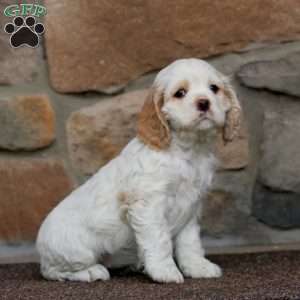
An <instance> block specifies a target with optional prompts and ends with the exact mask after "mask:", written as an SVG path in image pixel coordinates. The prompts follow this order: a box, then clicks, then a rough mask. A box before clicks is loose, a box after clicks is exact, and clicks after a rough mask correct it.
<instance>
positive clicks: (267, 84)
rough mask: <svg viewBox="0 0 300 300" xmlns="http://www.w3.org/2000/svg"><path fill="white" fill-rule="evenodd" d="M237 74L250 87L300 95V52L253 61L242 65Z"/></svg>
mask: <svg viewBox="0 0 300 300" xmlns="http://www.w3.org/2000/svg"><path fill="white" fill-rule="evenodd" d="M237 76H238V78H239V79H240V80H241V82H242V83H243V84H244V85H246V86H248V87H252V88H259V89H263V88H264V89H268V90H271V91H275V92H281V93H286V94H289V95H293V96H298V97H300V52H295V53H292V54H288V55H287V56H285V57H283V58H281V59H277V60H270V61H257V62H251V63H249V64H246V65H244V66H242V67H241V68H240V70H239V72H238V73H237Z"/></svg>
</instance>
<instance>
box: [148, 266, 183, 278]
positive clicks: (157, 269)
mask: <svg viewBox="0 0 300 300" xmlns="http://www.w3.org/2000/svg"><path fill="white" fill-rule="evenodd" d="M146 272H147V273H148V275H149V276H150V277H151V278H152V279H153V280H154V281H157V282H162V283H170V282H175V283H183V282H184V278H183V276H182V274H181V272H180V271H179V270H178V268H177V266H176V264H175V263H174V261H173V262H172V263H163V264H162V263H160V264H158V265H152V266H148V267H146Z"/></svg>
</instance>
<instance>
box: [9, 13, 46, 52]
mask: <svg viewBox="0 0 300 300" xmlns="http://www.w3.org/2000/svg"><path fill="white" fill-rule="evenodd" d="M4 31H5V32H6V33H7V34H10V35H11V36H10V44H11V46H12V47H14V48H18V47H20V46H22V45H26V46H29V47H31V48H35V47H37V46H38V45H39V42H40V35H42V34H43V33H44V31H45V27H44V25H43V24H42V23H36V20H35V18H34V17H32V16H28V17H27V18H26V19H24V18H23V17H15V18H14V20H13V22H12V23H7V24H6V25H5V26H4Z"/></svg>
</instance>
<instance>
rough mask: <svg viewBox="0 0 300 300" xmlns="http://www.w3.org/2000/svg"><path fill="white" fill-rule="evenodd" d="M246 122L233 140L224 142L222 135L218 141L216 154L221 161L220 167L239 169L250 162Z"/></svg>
mask: <svg viewBox="0 0 300 300" xmlns="http://www.w3.org/2000/svg"><path fill="white" fill-rule="evenodd" d="M248 138H249V137H248V131H247V129H246V125H245V122H243V123H242V126H241V128H240V131H239V133H238V135H237V138H235V139H234V140H233V141H232V142H229V143H226V144H224V141H223V139H222V136H221V135H220V136H219V137H218V140H217V143H216V155H217V157H218V159H219V162H220V168H221V169H225V170H238V169H242V168H245V167H246V166H247V165H248V164H249V141H248Z"/></svg>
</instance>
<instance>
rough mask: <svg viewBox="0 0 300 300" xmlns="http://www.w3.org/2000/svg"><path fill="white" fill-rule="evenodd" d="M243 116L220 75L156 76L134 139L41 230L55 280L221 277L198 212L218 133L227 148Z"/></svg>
mask: <svg viewBox="0 0 300 300" xmlns="http://www.w3.org/2000/svg"><path fill="white" fill-rule="evenodd" d="M240 115H241V108H240V104H239V102H238V100H237V97H236V95H235V93H234V91H233V90H232V88H231V86H230V84H229V82H228V81H227V79H226V77H224V76H223V75H222V74H220V73H219V72H218V71H217V70H215V69H214V68H213V67H212V66H210V65H209V64H207V63H206V62H204V61H202V60H199V59H181V60H177V61H175V62H174V63H172V64H170V65H169V66H167V67H166V68H165V69H163V70H162V71H161V72H159V74H158V75H157V77H156V79H155V81H154V84H153V86H152V88H151V89H150V92H149V95H148V97H147V99H146V101H145V103H144V106H143V109H142V111H141V113H140V115H139V120H138V126H137V137H136V138H134V139H133V140H132V141H131V142H129V144H128V145H127V146H126V147H125V149H124V150H123V151H122V152H121V154H120V155H119V156H118V157H116V158H115V159H113V160H112V161H110V162H109V163H108V164H107V165H105V166H104V167H103V168H101V169H100V170H99V171H98V172H97V173H96V174H95V175H94V176H93V177H92V178H90V179H89V180H88V181H87V182H86V183H85V184H83V185H82V186H81V187H79V188H78V189H77V190H75V191H74V192H73V193H71V194H70V195H69V196H68V197H67V198H66V199H64V200H63V201H62V202H61V203H60V204H59V205H58V206H57V207H56V208H55V209H54V210H53V211H52V212H51V213H50V214H49V215H48V217H47V218H46V220H45V221H44V223H43V224H42V226H41V228H40V231H39V234H38V239H37V249H38V251H39V254H40V258H41V272H42V274H43V276H44V277H45V278H47V279H51V280H78V281H87V282H90V281H94V280H107V279H109V277H110V275H109V272H108V268H115V267H123V266H130V267H133V268H135V269H142V270H144V271H145V272H146V273H147V274H148V275H149V276H150V277H151V278H152V279H153V280H155V281H158V282H176V283H181V282H183V280H184V276H185V277H192V278H203V277H205V278H208V277H219V276H221V273H222V272H221V269H220V268H219V267H218V266H217V265H215V264H214V263H212V262H210V261H209V260H207V259H206V258H205V257H204V251H203V248H202V246H201V240H200V236H199V225H198V222H197V214H198V211H199V209H200V208H201V200H202V199H203V197H204V195H205V193H206V192H207V190H208V188H209V186H210V184H211V181H212V177H213V173H214V168H215V158H214V155H213V153H212V145H213V142H214V139H215V137H216V133H217V132H218V131H222V132H223V138H224V141H231V140H232V139H233V138H234V137H235V135H236V133H237V131H238V129H239V123H240Z"/></svg>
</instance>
